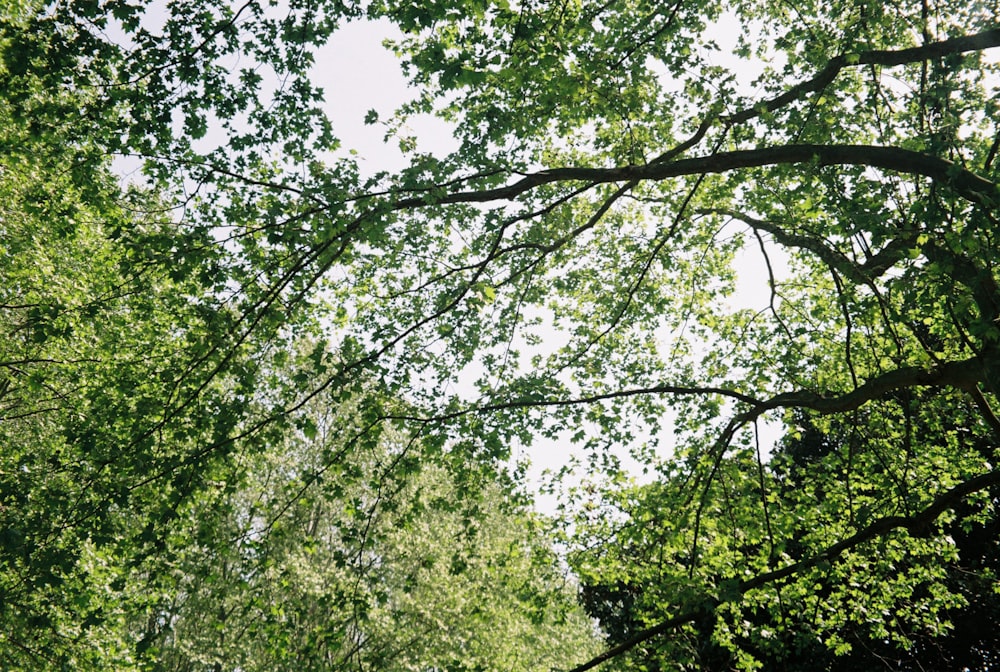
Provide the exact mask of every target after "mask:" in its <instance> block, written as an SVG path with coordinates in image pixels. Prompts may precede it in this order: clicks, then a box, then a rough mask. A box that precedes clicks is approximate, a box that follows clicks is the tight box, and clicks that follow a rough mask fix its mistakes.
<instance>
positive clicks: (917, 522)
mask: <svg viewBox="0 0 1000 672" xmlns="http://www.w3.org/2000/svg"><path fill="white" fill-rule="evenodd" d="M995 485H1000V470H994V471H990V472H987V473H985V474H982V475H980V476H976V477H975V478H971V479H969V480H968V481H965V482H964V483H962V484H960V485H957V486H955V487H954V488H952V489H951V490H948V491H947V492H945V493H944V494H942V495H939V496H938V497H937V498H936V499H935V500H934V501H933V502H932V503H931V505H930V506H928V507H927V508H925V509H923V510H922V511H920V512H918V513H916V514H914V515H912V516H888V517H886V518H879V519H878V520H876V521H875V522H873V523H871V524H870V525H868V526H867V527H865V528H863V529H861V530H859V531H858V532H856V533H854V534H853V535H851V536H850V537H848V538H847V539H843V540H841V541H839V542H837V543H836V544H833V545H832V546H828V547H827V548H826V549H824V550H822V551H820V552H819V553H816V554H815V555H813V556H810V557H808V558H805V559H803V560H799V561H798V562H793V563H791V564H790V565H786V566H785V567H782V568H781V569H776V570H774V571H773V572H765V573H763V574H758V575H757V576H756V577H754V578H752V579H750V580H748V581H741V582H740V583H739V584H738V585H737V587H736V589H735V591H733V594H732V597H729V598H728V599H723V598H721V597H720V598H719V599H718V600H717V601H715V602H714V603H708V604H703V605H700V606H699V607H695V608H692V609H690V610H688V611H685V612H682V613H680V614H678V615H677V616H674V617H673V618H670V619H668V620H666V621H663V622H662V623H659V624H657V625H654V626H653V627H651V628H647V629H646V630H643V631H642V632H639V633H637V634H636V635H634V636H633V637H631V638H630V639H628V640H627V641H625V642H622V643H621V644H619V645H618V646H615V647H613V648H611V649H608V650H607V651H605V652H604V653H602V654H600V655H598V656H596V657H594V658H592V659H590V660H589V661H587V662H586V663H583V664H582V665H578V666H577V667H574V668H573V669H572V670H570V672H585V670H589V669H592V668H594V667H597V666H598V665H600V664H601V663H604V662H606V661H608V660H611V659H612V658H615V657H617V656H620V655H621V654H623V653H626V652H627V651H630V650H631V649H633V648H635V647H636V646H638V645H639V644H641V643H643V642H645V641H648V640H650V639H652V638H654V637H657V636H658V635H662V634H665V633H667V632H670V631H671V630H674V629H676V628H678V627H679V626H681V625H684V624H686V623H690V622H692V621H694V620H696V619H697V618H700V617H701V616H703V615H705V613H706V612H712V611H714V610H715V609H716V608H717V606H718V605H719V604H722V603H725V602H731V601H734V600H735V599H737V598H739V597H741V596H743V595H744V594H745V593H747V592H749V591H751V590H754V589H757V588H763V587H764V586H766V585H768V584H771V583H775V582H777V581H781V580H782V579H787V578H789V577H792V576H795V575H796V574H799V573H801V572H803V571H804V570H806V569H809V568H810V567H814V566H816V565H818V564H819V563H821V562H832V561H835V560H837V559H838V558H839V557H840V556H841V555H843V554H844V553H845V552H846V551H849V550H851V549H853V548H855V547H857V546H860V545H861V544H863V543H865V542H867V541H871V540H872V539H877V538H878V537H884V536H886V535H888V534H889V533H890V532H892V531H893V530H898V529H905V530H907V531H908V532H909V533H910V534H912V535H914V536H920V535H924V534H926V532H927V530H928V529H930V527H931V525H933V523H934V521H935V520H937V518H938V516H940V515H941V514H942V513H944V512H945V511H948V510H950V509H953V508H955V507H956V506H958V505H959V504H960V503H961V502H962V500H963V499H965V498H966V497H968V496H969V495H971V494H973V493H976V492H980V491H982V490H986V489H987V488H990V487H993V486H995Z"/></svg>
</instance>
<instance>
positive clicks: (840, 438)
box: [579, 395, 1000, 670]
mask: <svg viewBox="0 0 1000 672" xmlns="http://www.w3.org/2000/svg"><path fill="white" fill-rule="evenodd" d="M924 405H928V406H930V405H933V406H935V408H934V410H933V411H931V412H927V411H926V410H925V409H923V408H922V407H923V406H924ZM879 406H881V404H872V405H870V407H866V410H865V411H864V414H865V415H867V414H869V413H873V412H877V411H878V410H884V407H883V408H882V409H879ZM889 406H897V407H902V408H901V409H900V410H902V412H903V413H906V414H907V415H908V416H909V419H910V422H911V423H912V431H913V435H912V436H913V440H914V444H913V446H912V448H913V455H912V456H911V462H910V472H909V473H910V477H911V478H913V479H914V480H916V481H917V482H919V480H920V477H919V476H918V474H919V473H920V471H921V469H922V467H921V465H922V464H926V461H927V460H929V459H930V460H936V459H940V456H939V454H938V453H939V449H938V448H937V446H938V445H940V444H945V443H947V441H948V440H949V436H951V437H954V436H955V435H956V434H958V435H963V440H964V441H965V442H966V446H967V447H968V448H970V449H972V450H981V451H985V452H990V451H992V448H991V438H992V437H990V436H989V435H988V434H980V435H978V436H976V435H975V434H974V433H973V432H972V431H969V427H968V426H967V422H966V421H967V419H968V417H969V416H970V414H971V415H975V413H976V410H975V408H974V407H973V406H972V404H971V403H970V402H969V400H967V399H963V398H962V397H961V396H958V395H934V396H932V397H929V398H918V399H913V400H907V399H894V400H892V401H891V402H890V404H889ZM861 419H862V418H859V417H855V418H852V419H851V422H850V423H845V424H842V425H841V424H839V419H836V418H835V419H832V422H831V420H830V419H827V418H823V419H820V420H818V424H820V425H822V426H823V427H824V428H825V429H821V428H820V427H818V426H817V419H816V418H813V417H811V416H810V415H809V414H806V413H797V414H796V417H795V421H796V423H795V424H796V426H797V427H798V430H797V431H796V432H795V433H794V434H791V435H788V436H786V438H785V439H784V441H783V444H782V446H781V448H780V450H779V451H778V452H776V453H775V455H773V456H772V459H771V460H770V461H769V463H768V464H767V465H764V466H761V467H757V465H755V464H754V461H753V458H752V457H751V456H746V460H747V461H746V463H745V464H744V471H745V472H746V473H749V475H750V477H749V478H746V477H744V478H743V479H742V480H741V479H740V478H739V476H740V474H738V473H733V474H720V477H719V482H720V492H719V493H718V494H717V495H716V496H715V498H714V499H715V500H716V501H717V502H719V504H717V506H718V512H717V513H713V515H711V516H710V518H709V520H708V521H707V522H706V524H705V530H704V533H703V539H704V542H703V543H704V545H705V550H704V551H703V554H704V556H705V559H704V561H703V562H704V563H705V565H706V566H710V565H713V564H714V569H713V570H711V571H712V580H713V581H715V582H716V583H718V584H721V585H726V582H727V580H729V581H731V580H732V579H731V578H729V579H727V577H729V576H731V574H732V571H731V569H730V565H731V563H732V562H733V559H734V556H735V557H740V556H746V555H751V554H753V553H757V554H762V555H763V554H775V553H778V554H780V556H781V558H782V560H783V562H785V563H786V564H799V563H800V564H803V565H805V564H808V562H809V560H810V558H809V555H808V554H809V553H810V552H811V549H812V547H813V544H812V543H810V536H811V535H814V534H815V530H822V529H823V528H825V527H827V526H837V525H838V524H840V523H839V518H840V517H841V511H843V510H844V508H852V507H853V510H854V511H856V512H858V513H857V515H858V516H859V517H863V518H864V520H862V521H861V522H862V523H864V522H867V520H870V519H872V518H873V517H875V516H876V515H877V513H876V512H875V511H874V510H873V508H875V507H877V506H880V505H881V504H875V502H877V501H878V500H877V498H875V497H873V495H874V494H875V493H882V492H886V491H892V490H898V489H899V488H901V487H906V485H905V484H901V483H900V481H899V474H894V473H892V471H891V470H888V469H886V467H887V465H888V463H889V461H887V460H885V459H884V458H883V457H882V456H881V455H880V453H883V451H885V449H886V448H887V446H886V445H885V432H884V430H882V429H880V428H881V427H883V426H884V423H881V422H874V421H873V420H874V419H873V418H865V420H866V421H864V422H861V421H859V420H861ZM942 419H943V420H944V423H943V424H938V423H939V421H941V420H942ZM928 421H930V423H929V424H928ZM867 455H874V456H877V458H878V462H879V463H880V464H875V465H872V467H871V468H869V469H867V470H864V472H865V473H866V474H867V475H868V476H867V480H865V481H862V480H860V479H857V475H856V474H855V473H853V470H852V469H849V468H848V465H850V464H851V462H852V461H854V460H858V459H865V456H867ZM755 472H756V473H755ZM845 479H847V482H848V486H849V487H848V488H846V495H847V496H848V497H849V498H850V499H849V501H847V502H845V501H844V500H843V499H842V498H843V497H844V495H845V488H844V487H843V486H842V484H843V483H844V482H845ZM855 479H857V480H855ZM880 481H881V482H880ZM683 489H684V484H683V483H669V482H668V483H665V484H663V485H662V486H660V485H657V486H642V487H639V488H636V489H635V490H634V491H633V492H632V493H630V495H629V496H628V498H627V499H625V498H622V500H621V501H622V510H623V511H624V512H625V513H626V515H628V512H632V511H634V512H635V514H636V515H637V516H642V517H638V518H632V519H628V518H626V522H625V524H623V525H622V531H621V532H620V533H619V534H618V536H617V541H618V543H617V544H616V545H615V546H614V547H611V548H608V549H607V550H606V551H605V552H604V553H603V554H602V555H603V557H600V558H597V557H595V556H596V554H586V555H584V554H581V556H580V557H579V561H581V567H580V569H581V574H582V575H583V576H584V577H586V578H585V583H584V585H583V586H582V589H581V596H582V598H583V599H582V601H583V603H584V604H585V605H586V607H587V610H588V613H590V614H591V615H592V616H594V617H595V618H598V619H599V620H600V623H601V627H602V630H604V632H605V633H606V638H607V640H608V643H609V644H611V645H612V646H616V645H619V644H622V643H624V642H627V641H629V640H630V639H631V638H632V637H634V636H635V635H636V634H637V633H639V632H640V631H642V630H643V629H644V627H645V626H646V625H648V623H649V622H650V621H653V622H655V619H656V618H657V608H658V605H660V604H661V603H662V599H663V598H662V596H663V595H665V594H666V595H669V594H671V593H672V592H676V591H677V586H692V585H697V584H696V583H694V582H693V581H692V577H691V576H690V575H689V573H688V568H689V566H690V563H689V562H685V555H686V553H687V551H688V550H689V547H688V546H687V545H686V542H685V540H684V539H683V536H682V535H678V529H677V528H676V527H675V525H674V523H673V521H671V520H670V519H662V520H658V519H650V518H648V517H647V516H646V514H647V511H648V509H649V508H651V506H652V505H651V504H650V502H651V501H653V502H656V503H657V505H658V508H660V509H662V508H664V506H665V505H668V504H669V502H670V501H671V499H679V498H681V497H683ZM986 494H987V497H985V498H982V499H980V500H979V501H977V502H975V503H972V502H966V503H963V504H962V505H960V506H959V507H956V509H957V510H956V512H955V517H954V518H952V519H951V520H947V521H944V522H942V524H941V527H940V530H939V531H937V533H939V534H940V535H942V536H944V538H945V539H946V540H947V542H946V544H945V545H944V546H943V547H938V548H937V549H935V548H934V545H933V544H932V545H931V547H930V548H926V547H925V548H923V549H921V548H920V546H919V545H918V544H917V543H913V542H911V543H910V544H909V547H908V549H907V550H906V551H905V552H901V550H902V549H901V547H900V546H899V545H898V543H894V542H893V540H891V539H889V540H883V541H882V542H881V543H875V544H873V546H874V549H873V550H875V553H873V554H871V555H869V554H860V557H850V556H847V557H844V558H843V559H842V561H841V563H840V566H838V567H834V566H829V565H827V566H825V567H822V568H821V569H820V571H812V572H808V571H807V572H805V573H804V575H803V576H802V577H800V578H798V579H795V578H792V579H790V580H787V581H786V582H784V583H783V584H782V586H781V587H780V589H778V590H777V591H776V594H775V595H774V596H772V599H770V600H769V599H760V597H758V598H757V599H749V600H746V601H745V602H744V603H743V604H742V605H740V607H739V608H738V609H732V608H726V609H720V610H719V613H717V614H715V613H711V612H710V611H709V612H706V613H705V614H702V615H701V616H699V617H697V618H695V619H693V620H692V621H691V622H690V624H689V626H688V628H687V632H686V633H685V634H686V636H685V637H683V638H674V639H673V641H670V642H669V643H662V644H660V645H652V644H650V645H645V646H642V647H637V648H636V649H635V650H634V651H633V652H631V654H630V657H631V658H632V660H633V662H638V663H639V664H641V665H642V666H644V667H645V668H647V669H671V666H672V665H676V664H677V663H678V662H679V661H683V660H690V661H693V662H694V663H695V664H696V665H697V669H702V670H730V669H734V668H736V667H737V666H739V665H740V664H741V663H742V664H747V663H748V662H749V659H748V658H747V654H750V655H752V656H753V658H754V659H756V661H757V662H758V663H759V664H760V665H762V667H763V669H784V670H820V669H836V670H854V669H856V670H869V669H877V668H883V667H884V668H888V669H928V668H931V669H967V670H987V669H990V666H991V665H992V664H993V663H994V662H995V660H996V655H997V650H998V649H997V644H998V642H997V639H996V633H995V629H994V628H993V626H992V624H993V623H994V622H995V615H996V613H997V608H998V606H1000V603H998V601H997V595H996V592H995V591H994V590H993V586H992V584H993V582H994V581H995V578H994V577H995V576H996V572H997V549H998V540H997V536H996V525H997V519H996V514H995V509H994V506H995V502H996V489H995V488H991V489H989V490H988V492H987V493H986ZM765 498H766V500H767V502H768V515H767V516H765V517H763V518H762V517H760V516H755V515H754V513H755V512H756V510H757V508H758V507H759V506H760V504H759V502H760V501H761V500H762V499H765ZM789 513H791V514H793V515H794V516H796V517H800V518H801V517H802V516H805V515H808V516H809V520H808V525H802V524H801V521H790V520H789V518H788V514H789ZM581 536H583V537H584V538H587V537H588V536H589V535H588V534H587V533H586V532H585V533H583V534H582V535H581ZM925 536H926V535H925ZM927 553H932V554H933V553H937V555H938V561H939V563H940V567H939V568H937V571H933V570H931V568H930V567H928V566H927V565H928V562H927V555H926V554H927ZM852 555H853V554H852ZM845 556H846V554H845ZM665 557H666V558H673V559H674V560H675V562H674V563H671V564H668V566H667V567H664V564H665V563H664V558H665ZM737 564H740V563H737ZM880 574H881V578H880V580H879V581H878V582H875V581H874V580H873V578H874V577H875V576H879V575H880ZM607 576H611V577H615V581H614V582H608V581H607V580H606V577H607ZM901 577H903V580H902V581H901V582H900V578H901ZM731 585H732V584H730V586H731ZM813 593H815V595H812V594H813ZM866 593H874V597H871V596H867V595H865V594H866ZM952 596H954V597H952ZM956 598H957V599H956ZM831 604H832V605H837V606H838V607H839V610H837V611H834V610H832V609H831V607H830V605H831ZM945 622H947V623H951V624H953V627H952V628H945V627H942V623H945ZM818 633H823V635H822V636H821V637H818V636H817V634H818ZM623 668H624V669H628V665H627V664H626V665H624V666H623Z"/></svg>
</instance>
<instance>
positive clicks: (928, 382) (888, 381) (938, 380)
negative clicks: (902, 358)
mask: <svg viewBox="0 0 1000 672" xmlns="http://www.w3.org/2000/svg"><path fill="white" fill-rule="evenodd" d="M984 378H985V370H984V366H983V363H982V361H980V359H979V358H978V357H973V358H970V359H965V360H962V361H958V362H946V363H944V364H941V365H938V366H935V367H933V368H930V369H925V368H921V367H918V366H904V367H902V368H899V369H895V370H893V371H889V372H887V373H883V374H882V375H880V376H876V377H874V378H872V379H870V380H868V381H867V382H866V383H865V384H863V385H860V386H858V387H856V388H855V389H853V390H851V391H850V392H847V393H845V394H841V395H838V396H835V397H824V396H821V395H818V394H816V393H814V392H804V391H799V392H785V393H783V394H779V395H777V396H774V397H772V398H771V399H769V400H768V401H765V402H763V403H761V404H760V405H759V406H758V407H757V408H755V409H753V410H752V412H753V413H754V414H756V415H759V414H760V413H763V412H764V411H768V410H771V409H775V408H792V407H795V408H808V409H811V410H814V411H817V412H819V413H824V414H828V413H844V412H847V411H853V410H854V409H856V408H860V407H861V406H863V405H864V404H866V403H867V402H869V401H872V400H874V399H878V398H880V397H882V396H883V395H885V394H887V393H889V392H892V391H894V390H899V389H902V388H905V387H917V386H941V385H949V386H951V387H956V388H959V389H964V390H967V389H971V388H973V387H975V385H976V383H979V382H982V381H983V379H984Z"/></svg>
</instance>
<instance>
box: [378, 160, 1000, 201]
mask: <svg viewBox="0 0 1000 672" xmlns="http://www.w3.org/2000/svg"><path fill="white" fill-rule="evenodd" d="M795 163H810V164H813V165H817V166H836V165H850V166H866V167H869V168H878V169H880V170H888V171H892V172H897V173H902V174H904V175H919V176H922V177H928V178H930V179H932V180H934V181H935V182H938V183H940V184H943V185H946V186H948V187H950V188H951V189H952V190H953V191H955V193H957V194H958V195H959V196H961V197H962V198H964V199H965V200H967V201H970V202H972V203H976V204H978V205H981V206H984V207H986V208H988V209H992V208H996V207H997V206H998V205H1000V187H998V186H997V184H995V183H994V182H991V181H990V180H987V179H986V178H984V177H980V176H979V175H977V174H975V173H973V172H972V171H970V170H967V169H966V168H963V167H962V166H960V165H958V164H956V163H953V162H951V161H948V160H947V159H942V158H939V157H936V156H930V155H928V154H922V153H920V152H914V151H911V150H908V149H901V148H899V147H882V146H878V145H813V144H800V145H782V146H777V147H763V148H760V149H747V150H739V151H734V152H720V153H718V154H711V155H708V156H700V157H694V158H689V159H680V160H678V161H669V162H654V163H649V164H646V165H643V166H620V167H616V168H584V167H573V166H568V167H563V168H552V169H550V170H542V171H539V172H536V173H531V174H528V175H527V176H525V177H524V178H522V179H520V180H518V181H517V182H514V183H513V184H509V185H507V186H504V187H497V188H495V189H483V190H480V191H458V192H452V193H444V194H442V195H441V196H440V197H439V198H437V199H436V200H434V201H432V202H429V201H428V199H427V198H404V199H400V200H397V201H396V202H395V203H393V204H392V209H393V210H412V209H415V208H421V207H425V206H427V205H430V204H434V205H444V204H453V203H487V202H490V201H503V200H514V199H516V198H518V197H519V196H521V195H523V194H526V193H529V192H531V191H532V190H534V189H535V188H537V187H540V186H543V185H547V184H556V183H559V182H575V181H583V182H592V183H598V184H599V183H607V182H632V181H660V180H665V179H669V178H672V177H685V176H689V175H702V174H705V173H727V172H730V171H733V170H740V169H745V168H762V167H768V166H778V165H785V164H795Z"/></svg>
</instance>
